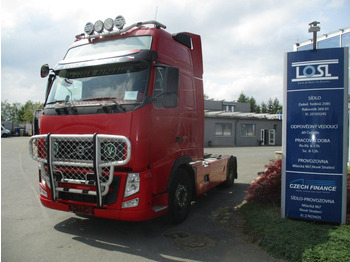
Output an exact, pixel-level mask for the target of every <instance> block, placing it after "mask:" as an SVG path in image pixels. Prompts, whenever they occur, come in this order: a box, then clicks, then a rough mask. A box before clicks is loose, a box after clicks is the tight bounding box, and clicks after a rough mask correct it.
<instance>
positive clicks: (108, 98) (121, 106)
mask: <svg viewBox="0 0 350 262" xmlns="http://www.w3.org/2000/svg"><path fill="white" fill-rule="evenodd" d="M94 100H97V101H98V100H108V101H112V102H113V103H114V104H110V105H101V107H102V108H105V107H110V106H116V107H118V108H120V109H121V110H122V111H123V112H126V108H125V107H124V106H123V105H121V104H120V103H118V102H117V101H116V100H115V99H113V97H96V98H89V99H83V100H82V101H94Z"/></svg>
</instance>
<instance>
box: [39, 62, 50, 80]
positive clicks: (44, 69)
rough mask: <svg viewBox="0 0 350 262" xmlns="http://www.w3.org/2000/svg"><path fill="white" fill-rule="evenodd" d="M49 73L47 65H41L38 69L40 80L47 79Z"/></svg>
mask: <svg viewBox="0 0 350 262" xmlns="http://www.w3.org/2000/svg"><path fill="white" fill-rule="evenodd" d="M49 73H50V68H49V65H48V64H45V65H43V66H42V67H41V69H40V76H41V78H45V77H47V76H48V75H49Z"/></svg>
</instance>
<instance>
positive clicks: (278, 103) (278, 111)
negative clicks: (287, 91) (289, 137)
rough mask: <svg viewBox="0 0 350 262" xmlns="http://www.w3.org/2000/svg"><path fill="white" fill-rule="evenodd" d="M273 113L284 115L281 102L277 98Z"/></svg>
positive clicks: (274, 102)
mask: <svg viewBox="0 0 350 262" xmlns="http://www.w3.org/2000/svg"><path fill="white" fill-rule="evenodd" d="M273 112H274V114H277V113H282V106H281V105H280V102H279V101H278V99H277V98H275V99H274V100H273Z"/></svg>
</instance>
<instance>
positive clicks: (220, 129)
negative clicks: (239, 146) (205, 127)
mask: <svg viewBox="0 0 350 262" xmlns="http://www.w3.org/2000/svg"><path fill="white" fill-rule="evenodd" d="M215 135H216V136H232V124H227V123H218V124H215Z"/></svg>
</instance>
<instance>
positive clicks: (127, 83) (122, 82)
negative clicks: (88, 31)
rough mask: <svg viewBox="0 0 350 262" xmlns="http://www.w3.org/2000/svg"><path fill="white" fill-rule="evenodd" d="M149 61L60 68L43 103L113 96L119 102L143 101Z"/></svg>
mask: <svg viewBox="0 0 350 262" xmlns="http://www.w3.org/2000/svg"><path fill="white" fill-rule="evenodd" d="M149 67H150V64H149V63H146V62H129V63H123V64H114V65H104V66H98V67H88V68H78V69H70V70H61V71H60V72H59V75H58V76H57V77H56V79H55V81H54V82H53V85H52V88H51V91H50V94H49V97H48V100H47V104H59V103H62V102H75V103H74V104H75V105H79V102H81V103H83V101H93V100H113V101H114V102H118V103H120V104H130V103H140V102H142V101H143V99H144V97H145V95H146V92H147V85H148V78H149Z"/></svg>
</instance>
